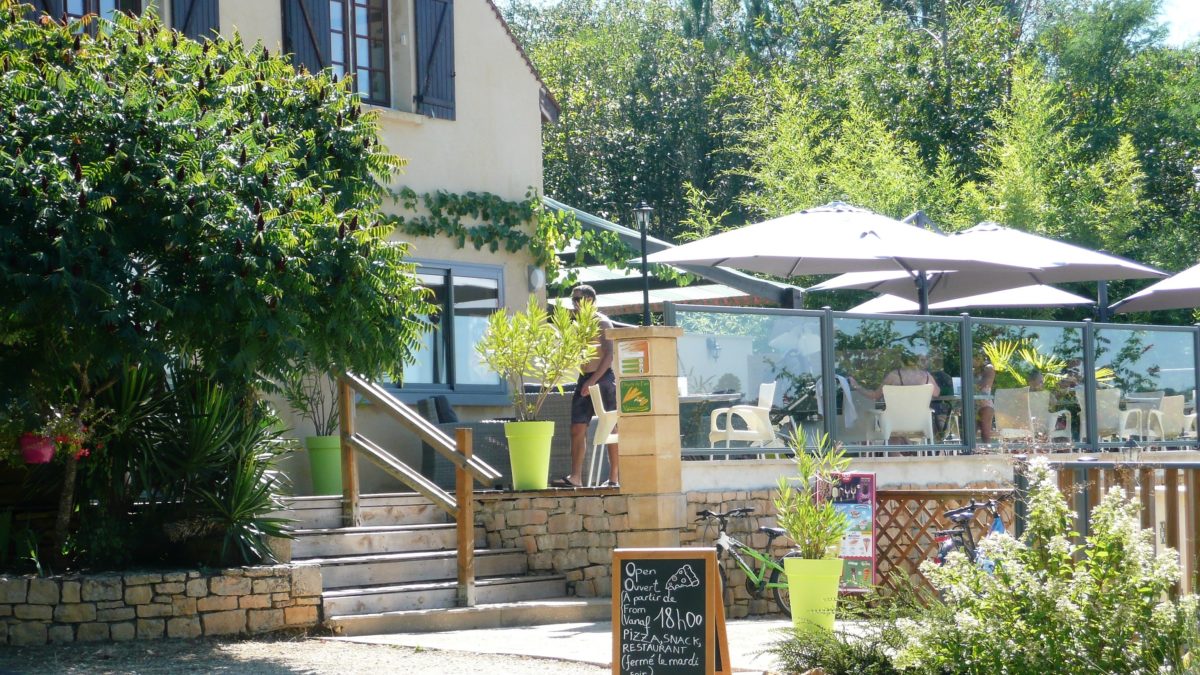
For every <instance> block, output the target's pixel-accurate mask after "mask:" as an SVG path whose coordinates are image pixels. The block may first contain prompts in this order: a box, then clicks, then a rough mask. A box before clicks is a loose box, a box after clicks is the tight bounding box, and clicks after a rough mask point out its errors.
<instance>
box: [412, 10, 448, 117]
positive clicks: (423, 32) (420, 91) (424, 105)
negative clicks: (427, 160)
mask: <svg viewBox="0 0 1200 675" xmlns="http://www.w3.org/2000/svg"><path fill="white" fill-rule="evenodd" d="M414 4H415V12H414V18H415V20H416V24H417V31H416V33H417V40H416V51H417V91H416V95H415V96H414V97H413V101H414V102H415V103H416V105H417V112H418V113H420V114H422V115H429V116H430V117H437V118H439V119H444V120H452V119H454V2H453V0H415V2H414Z"/></svg>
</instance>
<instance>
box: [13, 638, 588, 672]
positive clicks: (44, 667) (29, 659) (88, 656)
mask: <svg viewBox="0 0 1200 675" xmlns="http://www.w3.org/2000/svg"><path fill="white" fill-rule="evenodd" d="M392 672H401V673H406V674H422V673H429V674H431V675H432V674H433V673H438V674H441V675H459V674H461V675H475V674H476V673H505V674H506V675H525V674H528V675H573V674H576V673H578V674H582V675H600V674H601V673H608V672H610V671H609V669H607V668H603V667H601V666H597V665H593V664H588V663H576V662H571V661H556V660H551V659H535V658H528V657H523V656H505V655H497V654H474V653H469V652H455V651H435V650H430V649H421V648H419V647H417V648H413V647H398V646H392V645H369V644H357V643H350V642H340V641H332V640H322V639H320V638H316V637H290V638H289V637H283V638H257V639H246V640H216V639H201V640H166V641H161V642H120V643H108V644H87V645H85V644H64V645H49V646H45V647H0V675H17V674H19V675H40V674H42V673H45V674H49V673H54V674H56V675H57V674H59V673H64V674H67V673H71V674H74V673H87V674H88V675H93V674H95V675H109V674H111V675H117V674H122V675H123V674H125V673H137V674H138V675H142V674H145V675H182V674H184V673H237V674H238V675H243V674H245V675H291V674H297V673H303V674H305V675H309V674H312V675H316V674H325V673H329V674H331V675H332V674H334V673H337V674H341V673H364V674H367V673H369V674H371V675H379V674H380V673H392Z"/></svg>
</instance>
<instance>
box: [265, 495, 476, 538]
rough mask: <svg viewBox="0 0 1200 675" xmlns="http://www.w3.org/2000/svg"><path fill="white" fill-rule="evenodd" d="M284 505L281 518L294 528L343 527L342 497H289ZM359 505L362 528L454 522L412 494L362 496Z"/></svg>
mask: <svg viewBox="0 0 1200 675" xmlns="http://www.w3.org/2000/svg"><path fill="white" fill-rule="evenodd" d="M284 504H286V505H287V508H285V509H284V510H283V511H282V512H280V515H281V516H282V517H284V518H290V519H292V520H294V521H295V522H293V523H292V527H295V528H299V529H319V528H331V527H341V525H342V500H341V497H330V496H322V497H289V498H287V499H285V500H284ZM358 504H359V514H360V516H361V519H362V522H360V523H359V526H361V527H372V526H384V525H418V524H421V523H449V522H453V519H452V518H451V517H450V514H448V513H446V512H445V511H443V510H442V509H440V508H438V507H437V506H434V505H433V504H432V503H431V502H430V501H429V500H428V499H426V498H425V497H423V496H422V495H419V494H416V493H412V492H398V493H392V494H373V495H362V496H361V497H359V502H358Z"/></svg>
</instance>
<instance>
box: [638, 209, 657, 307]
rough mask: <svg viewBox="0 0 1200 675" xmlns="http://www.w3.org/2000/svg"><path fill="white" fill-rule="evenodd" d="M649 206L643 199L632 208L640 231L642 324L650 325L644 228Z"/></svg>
mask: <svg viewBox="0 0 1200 675" xmlns="http://www.w3.org/2000/svg"><path fill="white" fill-rule="evenodd" d="M653 212H654V209H652V208H650V205H649V204H647V203H646V202H645V201H644V200H643V201H642V202H641V203H639V204H638V205H637V208H635V209H634V210H633V218H634V220H635V221H637V225H638V230H639V231H640V232H641V233H642V325H643V326H649V325H650V277H649V276H648V275H647V273H646V228H647V227H649V226H650V214H651V213H653Z"/></svg>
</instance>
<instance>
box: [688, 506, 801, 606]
mask: <svg viewBox="0 0 1200 675" xmlns="http://www.w3.org/2000/svg"><path fill="white" fill-rule="evenodd" d="M752 513H754V509H753V508H750V507H742V508H737V509H731V510H729V511H726V512H725V513H715V512H713V511H709V510H708V509H705V510H703V511H700V512H699V513H697V514H696V515H697V516H698V517H697V518H696V522H698V523H699V522H712V521H716V522H717V529H718V532H719V533H718V534H717V541H716V542H715V545H716V547H717V570H718V571H720V573H721V588H722V589H727V588H729V580H728V579H727V578H726V572H725V564H724V562H725V558H726V556H729V557H732V558H733V561H734V562H735V563H737V566H738V567H740V568H741V569H742V571H743V572H745V573H746V590H747V591H748V592H749V593H750V597H752V598H761V597H763V596H764V595H765V594H766V592H767V590H768V589H770V591H771V596H772V597H773V598H774V599H775V604H776V605H778V606H779V611H781V612H783V613H784V614H785V615H787V616H789V617H790V616H791V615H792V605H791V601H790V596H789V595H788V585H787V575H786V573H785V572H784V571H783V559H784V558H787V557H790V556H792V555H795V552H789V553H788V554H787V555H785V556H783V558H778V559H776V558H773V557H772V556H771V555H770V553H768V552H769V551H770V550H771V543H772V542H774V541H775V539H776V538H778V537H782V536H783V535H784V531H783V528H781V527H759V528H758V532H760V533H762V534H765V535H767V546H766V549H765V551H759V550H757V549H755V548H753V547H751V546H749V545H747V544H745V543H742V542H741V541H739V540H738V539H736V538H734V537H732V536H730V534H729V532H727V531H726V527H727V526H728V524H729V520H730V519H732V518H745V517H747V516H749V515H750V514H752ZM746 557H749V558H751V559H753V560H754V561H755V562H756V563H757V564H756V565H753V566H752V565H751V564H750V563H748V562H746ZM722 597H724V593H722Z"/></svg>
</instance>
